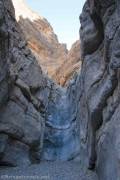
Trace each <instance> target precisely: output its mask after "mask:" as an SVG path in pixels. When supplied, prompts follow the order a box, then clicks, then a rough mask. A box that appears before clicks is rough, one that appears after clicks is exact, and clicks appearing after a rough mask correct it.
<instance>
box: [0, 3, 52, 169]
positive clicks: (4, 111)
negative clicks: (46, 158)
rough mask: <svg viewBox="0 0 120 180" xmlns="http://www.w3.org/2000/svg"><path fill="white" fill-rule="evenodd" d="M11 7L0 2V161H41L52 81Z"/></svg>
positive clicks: (21, 163)
mask: <svg viewBox="0 0 120 180" xmlns="http://www.w3.org/2000/svg"><path fill="white" fill-rule="evenodd" d="M22 35H23V34H22V32H21V31H20V28H19V25H18V24H17V22H16V20H15V13H14V8H13V5H12V3H11V1H9V0H5V1H3V0H1V1H0V164H1V165H10V166H17V165H29V164H31V163H37V162H39V161H40V155H41V150H42V147H43V136H44V128H45V112H46V108H47V104H48V101H49V96H50V89H51V86H52V84H53V83H51V81H50V80H49V79H48V78H47V77H45V75H44V74H43V73H42V70H41V68H40V66H39V65H38V63H37V61H36V59H35V57H34V56H33V55H32V53H31V52H30V50H29V49H28V48H27V45H26V42H25V41H24V37H22Z"/></svg>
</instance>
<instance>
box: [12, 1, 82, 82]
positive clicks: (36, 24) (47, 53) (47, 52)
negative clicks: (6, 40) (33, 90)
mask: <svg viewBox="0 0 120 180" xmlns="http://www.w3.org/2000/svg"><path fill="white" fill-rule="evenodd" d="M12 2H13V5H14V7H15V14H16V19H17V21H18V23H19V25H20V28H21V29H22V32H23V34H24V37H25V39H26V41H27V43H28V47H29V48H30V49H31V51H32V53H33V54H34V55H35V57H36V59H37V61H38V63H39V65H40V66H41V68H42V70H43V71H44V72H45V73H47V74H48V75H49V76H50V77H52V79H53V80H55V81H56V82H57V83H58V84H60V85H65V84H66V82H67V81H68V80H69V79H70V78H71V77H72V76H73V74H74V71H75V70H76V69H77V70H78V69H79V68H80V62H79V61H80V55H79V53H80V51H79V48H80V47H79V46H80V45H79V43H78V42H76V43H75V45H73V48H72V50H70V52H68V50H67V47H66V44H61V43H59V41H58V38H57V36H56V34H55V33H54V31H53V28H52V27H51V25H50V23H49V22H48V21H47V20H46V19H45V18H43V17H41V16H39V15H38V14H37V13H35V12H33V11H32V10H31V9H30V8H29V7H28V6H27V4H26V2H25V0H17V1H16V0H12ZM76 51H77V52H76ZM64 65H65V67H67V72H66V68H64V69H63V66H64ZM58 71H59V73H58ZM63 74H64V76H63Z"/></svg>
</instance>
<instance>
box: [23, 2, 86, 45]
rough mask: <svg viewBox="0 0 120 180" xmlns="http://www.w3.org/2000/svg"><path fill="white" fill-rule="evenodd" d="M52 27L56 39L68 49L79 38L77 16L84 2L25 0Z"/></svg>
mask: <svg viewBox="0 0 120 180" xmlns="http://www.w3.org/2000/svg"><path fill="white" fill-rule="evenodd" d="M26 1H27V4H28V5H29V6H30V7H31V8H32V9H33V10H34V11H36V12H38V13H39V14H40V15H41V16H43V17H45V18H46V19H47V20H48V21H49V22H50V24H51V25H52V27H53V29H54V31H55V33H56V34H57V35H58V39H59V41H60V42H62V43H67V45H68V48H70V46H71V45H72V43H73V42H75V41H76V40H77V39H78V38H79V27H80V23H79V15H80V13H81V11H82V7H83V4H84V2H85V0H26Z"/></svg>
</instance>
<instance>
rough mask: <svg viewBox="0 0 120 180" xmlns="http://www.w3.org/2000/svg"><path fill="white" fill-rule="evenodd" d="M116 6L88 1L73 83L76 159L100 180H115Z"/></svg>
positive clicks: (119, 172)
mask: <svg viewBox="0 0 120 180" xmlns="http://www.w3.org/2000/svg"><path fill="white" fill-rule="evenodd" d="M119 17H120V1H119V0H108V1H105V0H99V1H97V0H87V1H86V3H85V5H84V7H83V11H82V14H81V16H80V22H81V28H80V37H81V51H82V53H81V54H82V57H81V59H82V66H81V74H80V76H79V77H78V78H77V81H76V88H75V89H76V93H78V92H80V93H79V99H78V96H77V97H76V102H77V121H78V122H79V124H80V146H81V148H80V149H81V150H80V159H81V163H82V165H83V166H84V167H88V168H89V169H92V170H96V172H97V174H98V176H99V179H100V180H110V179H111V180H119V178H120V71H119V68H120V40H119V39H120V18H119Z"/></svg>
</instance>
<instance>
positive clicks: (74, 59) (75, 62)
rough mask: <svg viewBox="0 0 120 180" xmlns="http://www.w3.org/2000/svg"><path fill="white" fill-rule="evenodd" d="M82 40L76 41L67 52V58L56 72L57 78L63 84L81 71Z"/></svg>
mask: <svg viewBox="0 0 120 180" xmlns="http://www.w3.org/2000/svg"><path fill="white" fill-rule="evenodd" d="M80 67H81V60H80V41H79V40H78V41H76V42H75V43H74V44H73V45H72V47H71V49H70V51H69V52H68V54H67V60H65V61H64V62H63V63H62V65H61V66H60V67H59V68H58V69H57V70H56V72H55V75H54V76H55V80H56V82H58V84H60V85H61V86H66V85H68V84H69V80H70V79H72V78H73V76H74V74H75V73H77V72H79V71H80Z"/></svg>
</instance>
